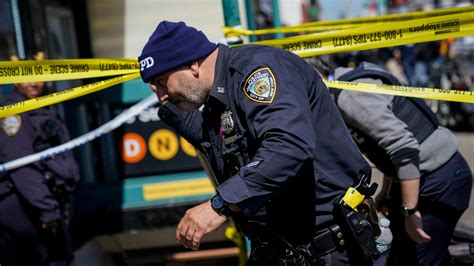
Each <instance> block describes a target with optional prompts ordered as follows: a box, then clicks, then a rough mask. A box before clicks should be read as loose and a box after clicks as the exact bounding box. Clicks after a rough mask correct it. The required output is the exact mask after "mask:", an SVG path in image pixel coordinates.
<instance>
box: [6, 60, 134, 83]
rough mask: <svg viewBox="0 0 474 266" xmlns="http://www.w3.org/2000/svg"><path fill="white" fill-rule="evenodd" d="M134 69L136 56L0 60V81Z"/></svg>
mask: <svg viewBox="0 0 474 266" xmlns="http://www.w3.org/2000/svg"><path fill="white" fill-rule="evenodd" d="M138 71H139V67H138V61H137V59H136V58H130V59H127V58H119V59H113V58H94V59H53V60H40V61H37V60H25V61H0V84H12V83H25V82H34V81H57V80H72V79H85V78H97V77H107V76H116V75H124V74H131V73H136V72H138Z"/></svg>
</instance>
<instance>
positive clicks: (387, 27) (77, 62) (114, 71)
mask: <svg viewBox="0 0 474 266" xmlns="http://www.w3.org/2000/svg"><path fill="white" fill-rule="evenodd" d="M469 8H471V9H472V7H469ZM471 9H462V10H463V12H460V10H461V9H447V10H439V11H437V13H436V12H435V13H433V14H438V15H439V14H444V13H443V12H448V11H449V12H454V11H456V10H457V11H458V12H460V13H456V14H454V15H443V16H435V17H431V18H425V19H416V20H410V21H404V22H399V23H396V24H394V23H390V24H388V23H385V24H380V25H369V26H362V27H358V28H353V29H348V30H340V31H334V32H325V33H318V34H309V35H302V36H296V37H290V38H285V39H278V40H268V41H261V42H254V43H253V44H261V45H270V46H276V47H280V48H283V49H285V50H288V51H291V52H293V53H295V54H297V55H299V56H301V57H309V56H316V55H321V54H330V53H338V52H348V51H354V50H365V49H375V48H382V47H390V46H397V45H403V44H412V43H418V42H428V41H436V40H442V39H447V38H456V37H463V36H468V35H473V33H474V12H464V11H470V10H471ZM411 15H413V13H412V14H411ZM382 19H383V18H382ZM138 72H139V65H138V62H137V59H135V58H131V59H64V60H44V61H16V62H11V61H8V62H0V84H11V83H21V82H29V81H55V80H69V79H81V78H93V77H103V76H111V75H120V74H128V75H125V76H123V77H116V78H112V79H109V80H104V81H100V82H96V83H93V84H89V85H84V86H80V87H76V88H73V89H69V90H65V91H61V92H57V93H54V94H50V95H46V96H43V97H40V98H37V99H32V100H28V101H24V102H18V103H16V104H12V105H7V106H3V107H0V117H6V116H9V115H13V114H18V113H21V112H26V111H30V110H33V109H37V108H41V107H44V106H47V105H50V104H55V103H59V102H62V101H66V100H69V99H73V98H77V97H80V96H83V95H86V94H89V93H93V92H96V91H99V90H101V89H105V88H107V87H110V86H113V85H116V84H119V83H122V82H125V81H128V80H131V79H134V78H137V77H139V73H138ZM129 73H132V74H129ZM327 84H328V86H329V87H332V88H338V89H352V90H359V91H365V92H377V93H383V94H391V95H398V96H406V97H419V98H425V99H435V100H447V101H458V102H466V103H473V100H472V98H473V96H472V92H469V91H454V90H449V91H443V90H440V89H433V88H415V87H408V86H390V85H374V84H361V83H359V84H353V83H348V82H339V83H338V82H336V81H328V83H327Z"/></svg>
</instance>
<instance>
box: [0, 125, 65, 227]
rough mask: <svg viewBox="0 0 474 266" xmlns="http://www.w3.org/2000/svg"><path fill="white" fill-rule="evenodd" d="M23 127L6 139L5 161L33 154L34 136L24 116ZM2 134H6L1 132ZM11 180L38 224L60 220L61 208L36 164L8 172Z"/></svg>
mask: <svg viewBox="0 0 474 266" xmlns="http://www.w3.org/2000/svg"><path fill="white" fill-rule="evenodd" d="M22 118H23V119H22V125H21V128H20V129H19V130H18V133H17V134H16V135H14V136H11V137H6V136H2V137H6V138H8V139H7V141H8V142H7V143H9V144H7V145H4V146H3V147H2V152H3V153H4V154H5V155H6V158H5V160H6V161H10V160H13V159H17V158H20V157H23V156H26V155H30V154H33V153H34V152H35V151H34V149H33V142H34V140H35V138H34V135H33V134H32V132H31V131H30V130H29V121H28V120H27V119H24V118H25V116H22ZM0 134H4V133H3V132H0ZM8 175H9V177H10V180H11V182H12V184H13V186H14V190H16V191H17V192H18V194H19V196H20V197H21V198H22V199H24V200H25V201H26V202H27V203H28V205H30V206H31V207H32V208H33V209H34V210H35V211H36V213H35V214H37V215H38V217H37V218H38V222H40V223H42V224H43V225H44V224H49V223H52V222H53V221H55V220H57V219H59V218H60V212H59V207H58V203H57V201H56V199H55V198H54V196H53V195H52V193H51V192H50V190H49V188H48V186H47V184H46V179H45V177H44V176H43V174H42V173H41V172H40V170H39V168H37V167H36V166H35V164H29V165H26V166H23V167H20V168H17V169H14V170H11V171H9V172H8Z"/></svg>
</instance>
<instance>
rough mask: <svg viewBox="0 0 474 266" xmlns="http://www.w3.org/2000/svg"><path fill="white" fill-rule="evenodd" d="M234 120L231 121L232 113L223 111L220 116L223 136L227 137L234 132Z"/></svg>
mask: <svg viewBox="0 0 474 266" xmlns="http://www.w3.org/2000/svg"><path fill="white" fill-rule="evenodd" d="M234 127H235V125H234V120H232V112H231V111H225V112H224V113H222V115H221V128H222V131H223V132H224V134H226V135H229V134H231V133H232V132H233V131H234Z"/></svg>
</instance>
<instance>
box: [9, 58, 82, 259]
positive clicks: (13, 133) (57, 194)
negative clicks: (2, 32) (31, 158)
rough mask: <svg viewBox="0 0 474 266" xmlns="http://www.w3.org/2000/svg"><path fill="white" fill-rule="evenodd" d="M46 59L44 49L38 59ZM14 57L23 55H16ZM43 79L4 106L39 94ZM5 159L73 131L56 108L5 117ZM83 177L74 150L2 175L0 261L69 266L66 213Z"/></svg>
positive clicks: (20, 86) (50, 144) (23, 85)
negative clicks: (80, 178) (69, 194)
mask: <svg viewBox="0 0 474 266" xmlns="http://www.w3.org/2000/svg"><path fill="white" fill-rule="evenodd" d="M44 58H45V55H44V53H42V52H39V53H36V54H35V56H34V59H35V60H42V59H44ZM12 59H13V60H18V58H16V57H13V58H12ZM45 89H46V87H45V84H44V83H43V82H28V83H20V84H15V88H14V89H13V90H12V91H11V93H10V94H9V95H8V97H7V99H6V102H4V103H3V104H2V105H6V104H12V103H15V102H19V101H25V100H28V99H32V98H36V97H39V96H41V95H43V93H44V90H45ZM0 121H1V125H2V130H1V132H0V147H1V149H0V162H2V163H5V162H8V161H11V160H14V159H17V158H21V157H24V156H26V155H30V154H34V153H37V152H40V151H43V150H45V149H48V148H51V147H54V146H57V145H59V144H61V143H64V142H66V141H68V140H69V133H68V131H67V129H66V126H65V125H64V123H63V121H62V120H61V118H60V115H59V112H58V110H57V109H56V108H55V107H53V106H48V107H44V108H41V109H36V110H33V111H29V112H26V113H22V114H19V115H13V116H10V117H6V118H3V119H1V120H0ZM78 179H79V172H78V167H77V164H76V162H75V160H74V158H73V154H72V153H71V152H66V153H63V154H60V155H56V156H55V157H54V158H51V159H48V160H45V161H41V162H37V163H33V164H30V165H26V166H23V167H20V168H17V169H14V170H11V171H8V172H6V173H0V264H1V265H2V266H3V265H51V264H54V265H69V264H70V263H71V262H72V256H73V254H72V250H71V243H70V237H69V233H68V229H67V227H66V224H65V220H64V216H63V213H64V212H65V211H67V210H66V209H67V205H68V198H67V197H68V193H69V192H70V191H72V190H73V189H74V187H75V186H76V183H77V181H78Z"/></svg>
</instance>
